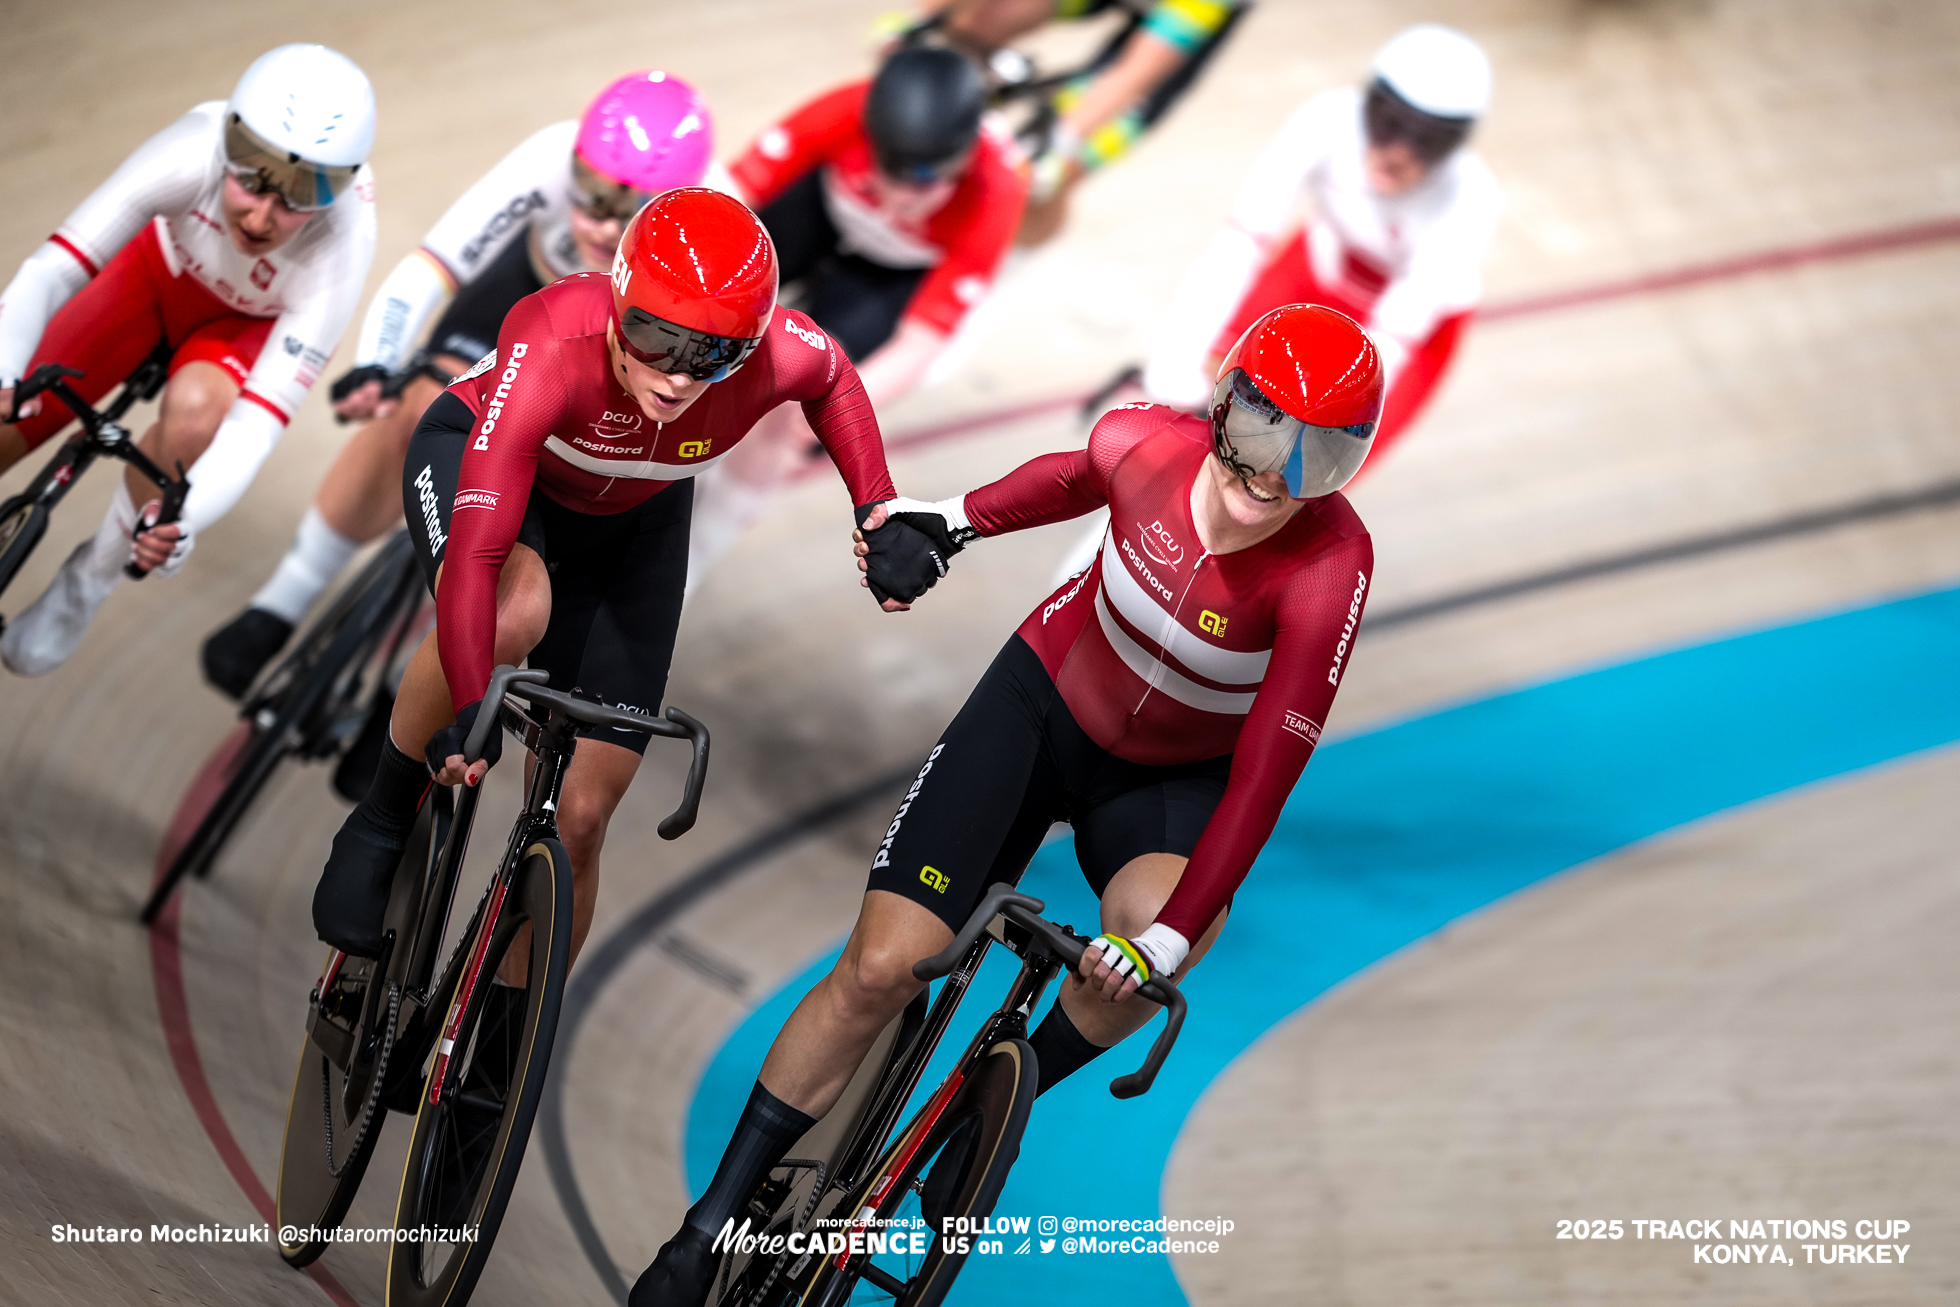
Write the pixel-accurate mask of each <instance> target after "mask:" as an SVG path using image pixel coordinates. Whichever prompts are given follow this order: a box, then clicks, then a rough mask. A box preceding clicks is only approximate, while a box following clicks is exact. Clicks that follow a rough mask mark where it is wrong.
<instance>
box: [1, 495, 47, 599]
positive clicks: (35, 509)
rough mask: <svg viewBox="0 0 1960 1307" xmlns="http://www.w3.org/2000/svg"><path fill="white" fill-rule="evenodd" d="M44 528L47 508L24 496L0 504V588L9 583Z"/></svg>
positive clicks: (2, 588)
mask: <svg viewBox="0 0 1960 1307" xmlns="http://www.w3.org/2000/svg"><path fill="white" fill-rule="evenodd" d="M47 531H48V509H47V506H46V505H45V504H40V503H36V502H35V501H34V500H31V499H29V498H28V497H27V496H26V495H15V496H13V497H12V498H10V499H9V500H7V502H6V503H4V504H0V590H5V589H6V588H7V587H8V586H9V585H11V584H12V583H13V579H14V574H15V573H16V572H18V571H20V565H21V564H22V563H25V562H26V561H27V556H28V555H29V554H31V553H33V552H34V546H36V545H38V544H40V543H41V537H42V536H44V535H46V534H47Z"/></svg>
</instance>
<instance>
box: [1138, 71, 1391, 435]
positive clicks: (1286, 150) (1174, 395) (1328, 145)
mask: <svg viewBox="0 0 1960 1307" xmlns="http://www.w3.org/2000/svg"><path fill="white" fill-rule="evenodd" d="M1358 112H1359V110H1358V109H1357V108H1356V107H1355V100H1354V95H1353V93H1352V92H1346V91H1337V92H1334V93H1332V94H1330V95H1321V96H1315V97H1314V98H1313V99H1311V100H1309V101H1307V102H1306V103H1305V104H1303V105H1301V106H1300V107H1299V108H1298V109H1296V110H1294V111H1293V114H1292V116H1291V117H1289V118H1288V119H1287V120H1286V122H1285V124H1284V125H1283V126H1281V128H1280V129H1279V133H1278V134H1277V135H1275V136H1274V137H1273V139H1272V140H1271V141H1269V142H1268V143H1267V145H1266V148H1265V149H1263V150H1261V151H1260V152H1259V157H1258V158H1257V159H1255V160H1254V161H1253V164H1252V167H1251V168H1250V169H1249V170H1248V171H1247V172H1246V175H1245V180H1244V181H1242V182H1241V183H1239V192H1238V195H1237V196H1236V197H1235V198H1234V199H1233V201H1232V210H1231V216H1230V217H1229V219H1228V220H1227V221H1226V223H1225V225H1224V226H1223V227H1221V228H1219V229H1218V231H1217V232H1215V233H1214V234H1213V235H1212V238H1211V240H1210V241H1209V242H1208V243H1207V244H1206V245H1205V248H1204V249H1203V250H1202V251H1201V252H1200V253H1199V255H1198V258H1197V261H1196V262H1195V263H1193V264H1192V265H1191V270H1190V271H1189V272H1187V273H1185V274H1184V280H1183V281H1182V282H1181V283H1179V285H1178V290H1177V297H1176V298H1175V299H1174V300H1173V301H1172V303H1171V311H1170V313H1169V314H1167V315H1166V316H1165V318H1164V323H1165V325H1164V328H1163V330H1162V331H1161V332H1160V333H1159V335H1158V337H1157V339H1156V342H1155V344H1154V346H1153V348H1152V349H1151V352H1150V363H1149V366H1148V367H1147V368H1146V369H1145V371H1144V374H1143V384H1144V388H1145V389H1146V390H1148V391H1149V392H1150V393H1151V395H1153V396H1155V397H1156V398H1158V399H1161V400H1163V401H1164V402H1165V403H1167V404H1175V405H1177V406H1178V407H1180V408H1186V409H1190V408H1196V407H1198V406H1199V405H1201V404H1203V403H1204V402H1205V399H1206V397H1207V396H1209V395H1210V394H1211V382H1212V378H1211V377H1210V376H1209V375H1208V371H1207V369H1206V367H1205V361H1206V358H1207V356H1208V355H1209V353H1210V351H1211V344H1212V340H1213V339H1214V338H1215V337H1216V336H1217V335H1218V332H1219V330H1220V329H1221V328H1222V327H1223V326H1224V325H1225V323H1226V321H1227V319H1229V318H1230V317H1231V316H1232V310H1233V309H1235V308H1237V307H1238V304H1239V301H1240V300H1241V299H1243V298H1244V297H1245V293H1246V291H1247V290H1248V289H1249V288H1250V287H1251V285H1252V279H1253V277H1254V275H1255V274H1256V273H1257V272H1258V271H1259V267H1260V265H1261V264H1262V263H1264V262H1265V260H1266V259H1267V257H1268V256H1269V255H1270V254H1271V252H1272V249H1273V247H1274V246H1275V245H1276V244H1277V243H1278V242H1279V240H1280V238H1281V237H1282V236H1284V235H1286V234H1287V233H1288V232H1289V231H1290V230H1292V228H1293V226H1294V223H1295V221H1296V211H1297V209H1298V207H1299V203H1300V193H1301V191H1302V189H1303V188H1304V187H1305V186H1306V182H1307V177H1308V175H1309V174H1310V173H1311V172H1312V171H1313V170H1314V169H1315V168H1316V167H1319V166H1320V165H1321V164H1322V163H1323V162H1324V161H1325V160H1326V159H1327V158H1328V156H1329V155H1330V154H1331V153H1332V152H1333V150H1334V149H1335V147H1336V145H1337V144H1338V142H1339V141H1340V139H1341V134H1340V128H1341V123H1342V118H1343V115H1349V116H1351V115H1352V114H1354V113H1358ZM1350 134H1351V133H1350Z"/></svg>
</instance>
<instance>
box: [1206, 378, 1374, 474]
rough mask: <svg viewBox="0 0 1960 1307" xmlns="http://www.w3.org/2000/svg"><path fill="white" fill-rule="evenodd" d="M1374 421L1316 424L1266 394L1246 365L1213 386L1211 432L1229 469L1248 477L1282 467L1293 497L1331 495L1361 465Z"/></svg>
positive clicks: (1372, 431) (1372, 437)
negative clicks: (1320, 425)
mask: <svg viewBox="0 0 1960 1307" xmlns="http://www.w3.org/2000/svg"><path fill="white" fill-rule="evenodd" d="M1374 437H1375V424H1374V423H1373V422H1358V423H1356V424H1355V425H1353V426H1349V427H1318V426H1314V425H1313V424H1312V423H1309V422H1302V421H1300V419H1298V418H1296V417H1294V416H1292V415H1291V414H1289V413H1287V412H1286V411H1285V410H1284V409H1282V408H1281V407H1280V406H1279V405H1277V404H1275V403H1274V402H1273V401H1272V400H1271V399H1268V398H1267V397H1266V393H1265V392H1264V391H1262V390H1260V389H1259V387H1258V386H1257V385H1256V384H1254V382H1253V380H1252V378H1251V377H1249V376H1247V375H1246V374H1245V371H1244V369H1242V368H1234V369H1232V371H1231V373H1230V374H1229V375H1228V376H1226V377H1224V378H1223V379H1221V380H1220V381H1219V383H1218V386H1217V388H1216V389H1215V390H1214V391H1213V392H1212V438H1213V442H1214V444H1215V445H1216V447H1217V450H1218V457H1219V459H1220V460H1221V461H1222V462H1223V463H1224V464H1225V466H1226V467H1228V468H1230V469H1231V470H1232V473H1233V475H1235V476H1238V477H1241V478H1243V479H1245V480H1247V481H1250V480H1251V479H1252V478H1253V477H1256V476H1258V475H1259V474H1260V473H1262V472H1280V473H1283V474H1284V476H1285V478H1286V492H1287V493H1288V494H1290V495H1292V496H1293V498H1295V499H1313V498H1315V497H1317V496H1320V495H1331V494H1333V493H1334V492H1335V491H1336V490H1339V489H1340V488H1341V487H1342V486H1344V485H1346V484H1347V483H1348V482H1349V481H1350V480H1352V479H1353V477H1354V474H1355V473H1356V472H1358V471H1360V470H1361V462H1362V460H1363V459H1365V458H1367V457H1368V448H1369V446H1370V445H1371V444H1373V443H1374Z"/></svg>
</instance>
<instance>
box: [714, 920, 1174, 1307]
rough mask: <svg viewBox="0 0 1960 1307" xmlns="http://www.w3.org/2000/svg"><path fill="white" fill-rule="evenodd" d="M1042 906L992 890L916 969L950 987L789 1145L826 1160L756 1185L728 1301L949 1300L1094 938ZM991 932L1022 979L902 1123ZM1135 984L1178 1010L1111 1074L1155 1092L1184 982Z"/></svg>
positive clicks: (836, 1306)
mask: <svg viewBox="0 0 1960 1307" xmlns="http://www.w3.org/2000/svg"><path fill="white" fill-rule="evenodd" d="M1043 910H1044V907H1043V904H1042V901H1041V900H1040V899H1037V898H1034V897H1032V896H1030V895H1027V894H1022V893H1020V892H1018V891H1017V890H1015V889H1014V888H1013V887H1012V886H1010V885H1006V884H996V885H993V886H991V887H990V888H989V889H988V891H987V894H986V897H985V898H983V899H982V900H981V902H980V905H979V906H978V907H977V908H975V909H974V911H973V914H972V915H971V916H970V917H968V918H967V920H966V924H965V925H964V926H963V927H962V928H961V930H960V932H959V934H958V935H957V936H955V937H954V939H953V942H952V943H951V944H949V945H947V946H946V948H945V949H944V950H943V951H941V952H940V953H939V954H937V955H936V956H934V957H930V958H927V959H925V960H924V961H922V962H920V963H918V964H917V965H915V966H914V967H913V968H912V974H913V975H914V976H916V977H918V978H919V979H920V980H927V981H931V980H938V979H940V978H942V977H945V978H947V980H946V983H945V984H944V985H943V986H941V987H940V990H939V994H938V996H937V998H935V999H934V1000H933V1001H932V1003H931V1004H930V1006H928V1005H927V1003H926V999H925V995H924V994H923V993H922V994H920V995H919V996H918V997H916V998H915V999H914V1000H913V1001H912V1003H911V1004H910V1005H908V1006H907V1008H906V1010H905V1011H904V1013H902V1014H901V1015H900V1016H899V1017H898V1018H897V1019H895V1020H894V1021H893V1022H892V1024H891V1025H890V1026H889V1027H887V1029H886V1030H885V1032H884V1034H883V1035H881V1037H880V1039H879V1041H878V1043H876V1044H875V1045H874V1046H873V1048H872V1050H871V1052H870V1053H869V1054H868V1055H867V1056H866V1058H865V1060H864V1063H863V1064H862V1065H861V1066H860V1068H859V1073H858V1076H857V1077H856V1078H854V1079H853V1080H852V1082H851V1085H850V1086H849V1087H848V1088H847V1089H846V1090H845V1096H844V1097H843V1098H842V1099H840V1100H839V1107H838V1108H833V1109H832V1111H831V1113H830V1115H829V1116H827V1117H826V1118H825V1120H824V1121H821V1122H819V1123H818V1124H817V1125H816V1126H815V1127H813V1128H812V1130H811V1131H810V1133H809V1134H808V1135H806V1136H805V1137H804V1138H803V1139H802V1140H801V1141H799V1143H798V1145H797V1146H796V1147H795V1148H794V1149H792V1150H791V1151H792V1152H794V1153H798V1154H810V1153H821V1154H822V1156H821V1157H811V1156H807V1155H806V1156H799V1157H792V1158H790V1159H789V1160H786V1161H785V1162H783V1163H782V1164H781V1165H780V1166H778V1167H776V1168H775V1169H774V1170H773V1171H771V1172H770V1175H769V1178H768V1179H767V1180H765V1181H764V1182H763V1183H762V1185H761V1186H760V1187H759V1188H758V1189H757V1190H756V1193H755V1195H754V1197H752V1198H751V1199H750V1201H749V1203H748V1205H747V1207H746V1209H745V1210H744V1211H743V1212H742V1213H741V1214H740V1215H739V1217H738V1219H737V1224H736V1232H737V1233H738V1234H739V1233H743V1232H746V1233H750V1234H754V1235H756V1236H758V1237H757V1238H756V1239H755V1240H754V1241H753V1244H751V1243H750V1242H749V1241H747V1240H743V1241H741V1242H740V1243H739V1244H736V1245H735V1246H734V1247H731V1248H730V1249H729V1250H728V1251H727V1252H725V1253H724V1256H723V1259H722V1265H721V1268H720V1272H719V1278H718V1280H717V1293H716V1295H715V1297H714V1298H713V1299H712V1301H713V1302H715V1303H716V1304H718V1307H791V1305H792V1304H794V1305H796V1307H843V1304H845V1303H847V1302H866V1301H869V1302H885V1301H887V1300H890V1301H892V1302H895V1303H898V1304H900V1305H901V1307H936V1304H938V1303H939V1302H940V1301H942V1300H943V1299H944V1298H945V1296H946V1294H947V1293H948V1291H950V1290H951V1288H952V1286H953V1281H954V1278H955V1277H956V1276H958V1275H959V1273H960V1269H961V1267H962V1266H963V1265H964V1264H965V1261H966V1258H967V1255H968V1251H969V1247H968V1244H967V1242H966V1241H965V1240H962V1239H959V1238H957V1237H948V1236H947V1235H946V1231H947V1230H948V1229H949V1228H959V1227H952V1226H949V1225H948V1224H947V1223H948V1222H952V1221H955V1220H956V1219H957V1218H961V1217H966V1218H969V1219H972V1220H975V1221H977V1220H978V1219H979V1218H982V1217H985V1216H988V1215H990V1214H991V1213H992V1212H993V1209H994V1204H995V1202H997V1201H998V1200H999V1198H1000V1192H1001V1188H1002V1187H1003V1186H1004V1185H1005V1184H1006V1183H1007V1173H1008V1171H1009V1169H1010V1168H1012V1167H1013V1165H1014V1161H1015V1159H1016V1157H1018V1156H1019V1154H1020V1150H1021V1136H1022V1134H1023V1132H1024V1131H1025V1130H1026V1129H1027V1123H1028V1111H1029V1109H1030V1108H1031V1107H1032V1106H1033V1104H1034V1097H1035V1090H1036V1088H1037V1087H1038V1085H1039V1083H1040V1081H1039V1076H1040V1069H1039V1067H1037V1066H1036V1064H1035V1056H1034V1050H1033V1049H1031V1048H1030V1047H1029V1046H1028V1042H1027V1035H1028V1027H1027V1023H1028V1017H1029V1014H1030V1013H1032V1012H1033V1011H1034V1009H1035V1006H1036V1004H1038V1003H1039V1002H1040V1000H1041V995H1042V992H1043V991H1044V990H1045V989H1046V988H1047V986H1048V982H1049V981H1050V980H1051V979H1053V978H1054V977H1055V976H1056V975H1057V974H1060V973H1063V972H1073V971H1074V970H1075V969H1076V966H1077V964H1078V963H1079V962H1080V961H1081V957H1082V950H1083V949H1084V948H1086V947H1087V946H1088V945H1089V944H1090V942H1091V941H1090V940H1088V939H1085V938H1083V937H1082V936H1080V935H1077V934H1076V933H1075V932H1074V931H1072V930H1070V929H1069V928H1068V927H1067V926H1062V925H1057V924H1056V923H1054V922H1052V921H1048V920H1045V919H1044V918H1043V917H1042V916H1041V915H1040V914H1041V913H1042V911H1043ZM997 941H998V942H999V943H1001V944H1004V945H1005V946H1006V947H1007V948H1008V949H1010V950H1011V951H1012V952H1014V953H1015V954H1016V955H1017V956H1018V957H1020V959H1021V970H1020V973H1019V975H1017V976H1016V977H1015V979H1014V981H1013V983H1012V984H1011V985H1010V986H1009V987H1008V991H1007V996H1006V998H1004V999H1003V1000H1002V1001H1001V1004H1000V1006H999V1007H998V1008H997V1009H995V1010H994V1012H993V1013H991V1014H990V1015H989V1016H988V1017H987V1019H986V1020H985V1021H984V1022H983V1023H982V1024H981V1027H980V1030H979V1033H978V1034H976V1035H975V1036H974V1037H973V1041H972V1042H971V1043H970V1044H969V1045H968V1046H967V1049H966V1051H965V1053H963V1054H962V1055H961V1057H960V1059H959V1061H958V1062H957V1063H956V1064H955V1065H954V1067H953V1070H952V1071H951V1073H949V1074H948V1075H947V1077H946V1078H945V1080H943V1081H942V1082H940V1084H939V1086H938V1087H937V1088H936V1089H934V1090H933V1092H932V1093H931V1094H930V1095H929V1096H928V1097H927V1098H926V1101H925V1105H924V1106H923V1107H921V1108H920V1109H919V1110H918V1112H917V1113H916V1114H914V1115H913V1116H912V1118H911V1119H910V1120H909V1121H907V1122H906V1123H905V1125H904V1126H903V1128H901V1129H898V1130H897V1132H896V1133H893V1128H894V1126H895V1125H896V1124H897V1122H898V1119H899V1116H900V1114H901V1113H902V1112H903V1111H904V1109H905V1105H906V1104H907V1103H908V1102H909V1101H911V1099H912V1097H913V1093H914V1091H915V1090H916V1089H917V1088H918V1085H919V1080H920V1077H921V1076H922V1075H923V1073H924V1071H925V1069H926V1066H927V1064H928V1063H929V1062H930V1061H931V1060H932V1055H933V1053H934V1051H935V1050H936V1049H937V1048H938V1046H939V1041H940V1040H941V1038H942V1037H943V1036H944V1035H945V1033H946V1028H947V1026H948V1025H949V1024H950V1023H951V1021H952V1019H953V1013H954V1011H955V1009H957V1008H958V1007H959V1004H960V1000H961V999H962V998H963V997H965V995H966V991H967V989H968V987H969V986H970V985H971V984H972V983H973V978H974V976H976V975H977V974H978V973H979V970H980V963H981V961H982V960H983V959H984V958H985V956H986V953H987V950H988V948H989V947H991V946H992V945H993V944H994V943H995V942H997ZM1137 993H1138V994H1140V995H1142V996H1143V997H1145V998H1147V999H1149V1000H1151V1001H1152V1002H1154V1003H1157V1004H1159V1005H1160V1006H1162V1007H1165V1008H1166V1009H1168V1012H1169V1016H1168V1017H1167V1019H1166V1020H1165V1023H1164V1028H1163V1030H1162V1031H1160V1032H1159V1033H1158V1035H1157V1038H1156V1041H1155V1042H1154V1043H1153V1044H1152V1045H1151V1047H1150V1052H1149V1055H1148V1056H1147V1057H1145V1059H1144V1063H1143V1065H1142V1067H1140V1068H1139V1069H1138V1070H1137V1071H1135V1072H1133V1073H1131V1074H1129V1075H1126V1076H1119V1077H1118V1078H1117V1079H1115V1080H1113V1081H1111V1082H1110V1086H1109V1091H1110V1093H1112V1094H1114V1095H1115V1096H1116V1097H1118V1098H1134V1097H1136V1096H1137V1095H1139V1094H1142V1093H1144V1092H1146V1091H1147V1090H1149V1088H1150V1086H1151V1084H1152V1083H1153V1082H1154V1081H1155V1080H1156V1078H1157V1072H1158V1070H1159V1069H1160V1068H1161V1067H1162V1066H1163V1064H1164V1059H1165V1058H1166V1057H1167V1056H1168V1055H1169V1054H1170V1050H1171V1046H1172V1045H1173V1044H1175V1043H1176V1042H1177V1036H1178V1032H1179V1031H1180V1030H1181V1029H1182V1028H1183V1025H1184V1011H1185V1007H1184V995H1183V994H1182V993H1180V992H1179V991H1178V989H1177V987H1176V986H1174V985H1171V984H1168V983H1166V982H1163V981H1159V980H1154V979H1153V980H1151V981H1148V982H1147V983H1145V984H1144V985H1143V986H1141V987H1140V988H1139V989H1138V990H1137ZM872 1068H876V1069H875V1070H872ZM867 1072H869V1074H867ZM845 1104H855V1107H854V1108H852V1107H846V1106H844V1105H845ZM833 1123H837V1124H843V1125H844V1128H843V1129H841V1130H839V1129H838V1128H837V1124H833ZM833 1141H834V1145H833ZM813 1145H815V1146H814V1147H813ZM824 1145H833V1146H829V1147H825V1146H824ZM791 1236H797V1237H795V1238H792V1237H791ZM840 1236H841V1238H840ZM813 1240H815V1241H816V1242H813ZM854 1244H855V1245H856V1247H855V1248H854V1247H853V1245H854ZM840 1245H841V1247H840Z"/></svg>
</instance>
